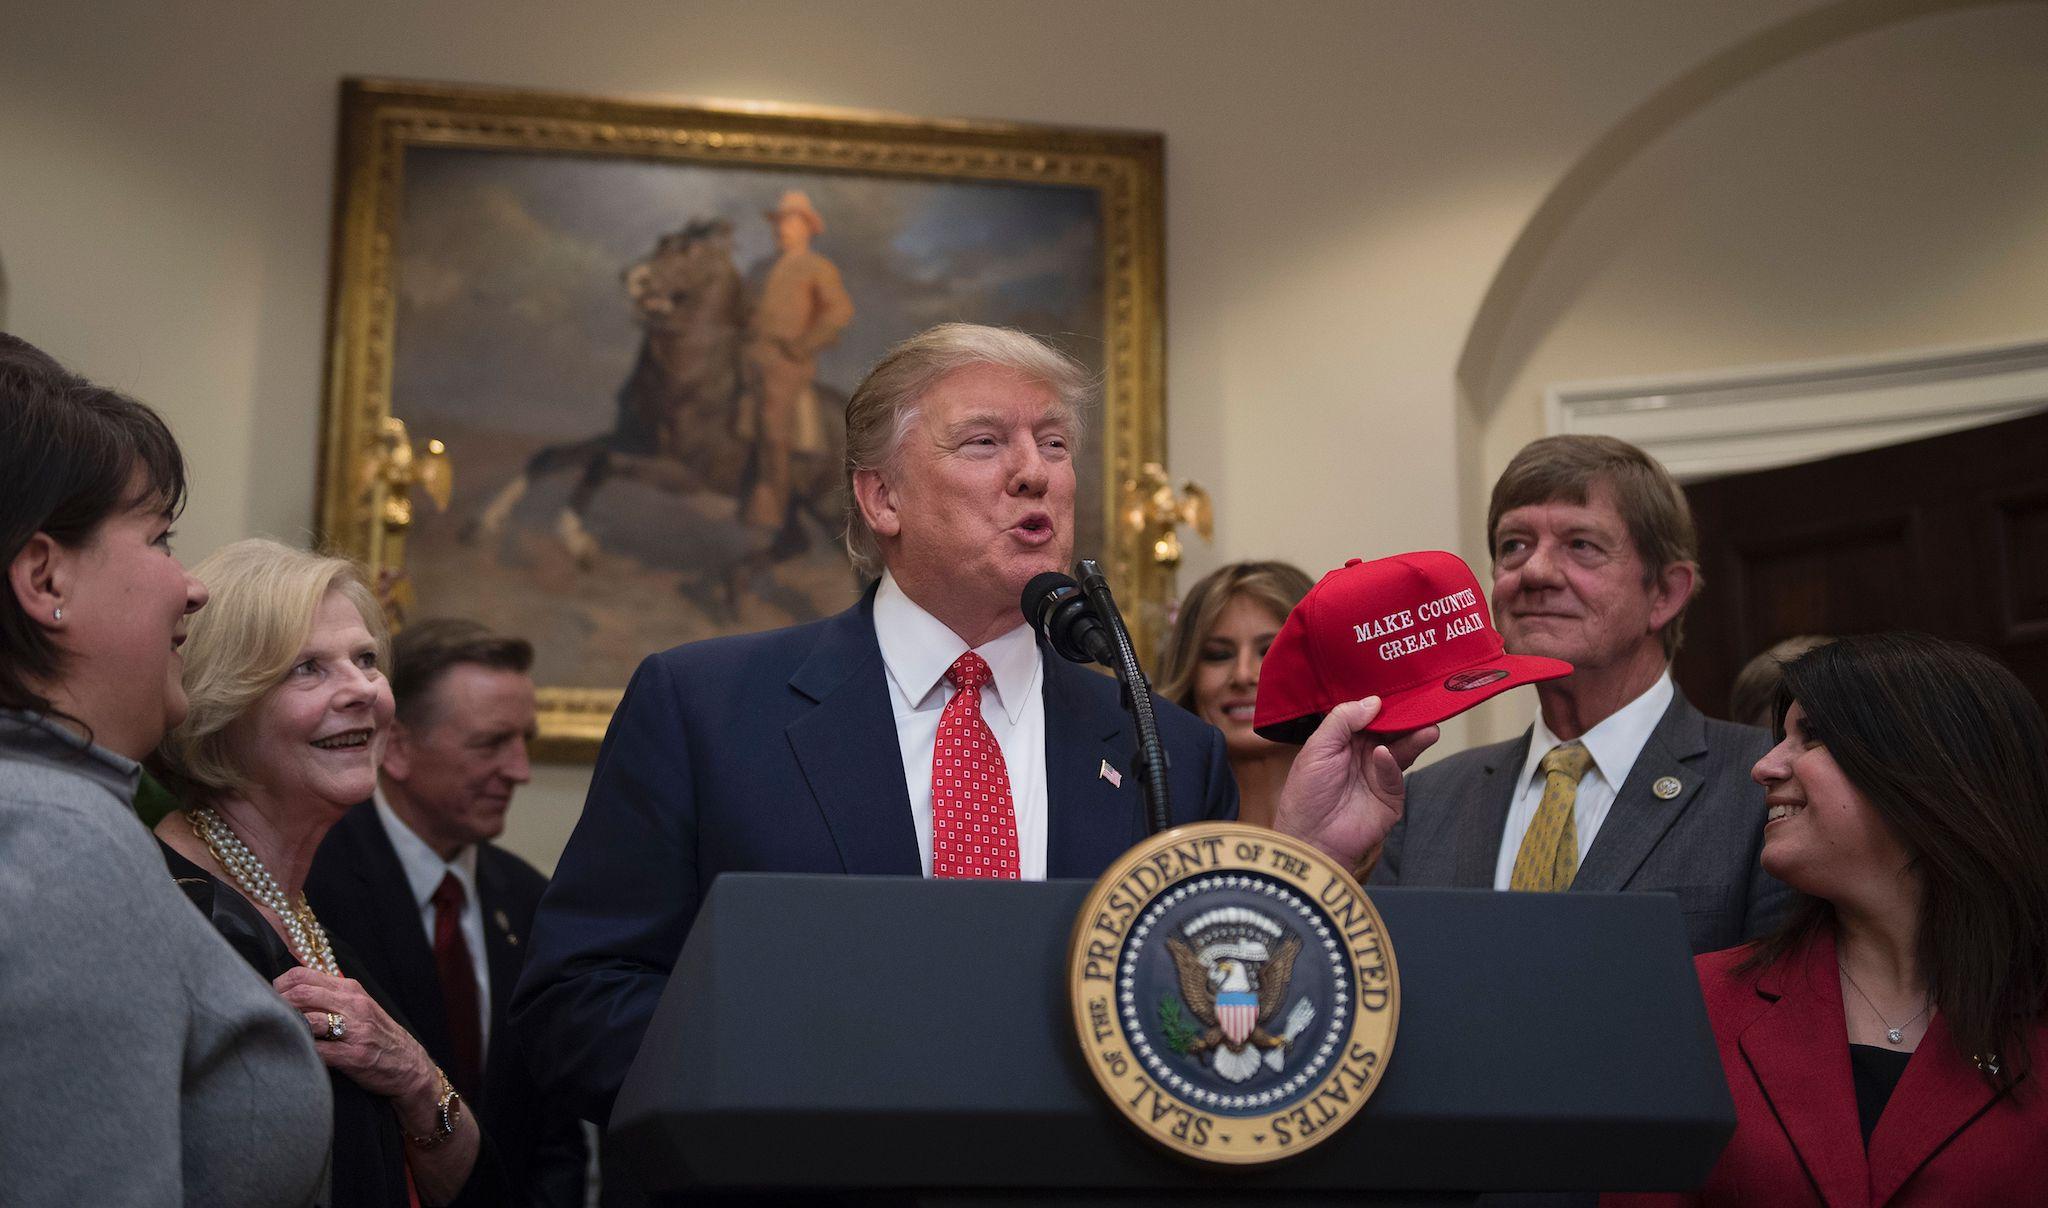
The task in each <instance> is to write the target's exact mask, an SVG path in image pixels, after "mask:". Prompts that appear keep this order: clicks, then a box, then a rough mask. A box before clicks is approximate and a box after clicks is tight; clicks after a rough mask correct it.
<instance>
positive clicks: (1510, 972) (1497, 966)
mask: <svg viewBox="0 0 2048 1208" xmlns="http://www.w3.org/2000/svg"><path fill="white" fill-rule="evenodd" d="M1089 887H1090V886H1089V883H1088V882H1085V881H1051V882H1043V883H1016V882H987V881H927V880H922V879H918V878H895V877H821V876H793V875H771V874H738V875H736V874H728V875H725V876H723V877H720V878H719V879H718V881H717V882H716V883H715V884H714V885H713V886H712V888H711V892H710V894H709V895H708V896H707V898H706V900H705V903H704V907H703V909H702V910H701V911H700V912H699V914H698V916H697V920H696V924H695V926H694V927H693V928H692V930H691V932H690V937H689V940H688V942H687V943H686V944H685V945H684V947H683V951H682V954H681V957H680V959H679V960H678V961H677V964H676V967H675V971H674V974H673V976H672V977H671V978H670V980H669V984H668V989H667V990H666V992H665V993H664V995H663V998H662V1001H661V1006H660V1008H659V1009H658V1011H657V1012H656V1014H655V1018H654V1021H653V1024H652V1025H651V1027H650V1028H649V1029H648V1032H647V1037H646V1040H645V1041H644V1042H643V1044H642V1046H641V1049H640V1053H639V1056H638V1057H637V1059H636V1060H635V1062H634V1065H633V1068H632V1071H631V1073H630V1074H629V1075H628V1077H627V1079H626V1083H625V1086H624V1088H623V1089H622V1090H621V1092H620V1095H619V1098H618V1100H617V1103H616V1105H615V1107H614V1109H613V1112H612V1127H611V1132H610V1138H609V1141H608V1144H609V1145H611V1146H613V1147H614V1150H613V1153H612V1154H611V1155H609V1156H608V1160H607V1166H608V1167H610V1166H612V1165H613V1159H614V1158H615V1159H616V1160H617V1162H618V1163H619V1164H621V1165H623V1167H624V1168H625V1170H626V1171H627V1172H629V1173H630V1174H631V1175H632V1176H633V1177H634V1178H635V1179H636V1181H637V1182H638V1183H639V1184H640V1186H641V1188H642V1190H643V1191H645V1192H646V1193H647V1194H648V1195H649V1196H650V1197H651V1198H652V1202H654V1203H657V1204H658V1203H664V1202H675V1203H690V1202H696V1201H697V1199H698V1198H699V1197H702V1196H705V1195H707V1194H713V1193H735V1192H750V1193H762V1194H763V1195H764V1196H768V1195H769V1193H772V1198H763V1199H762V1201H761V1202H764V1203H765V1202H781V1201H783V1200H786V1199H789V1198H792V1197H796V1196H808V1195H820V1194H848V1195H853V1196H855V1197H856V1198H859V1197H868V1198H873V1197H875V1196H877V1195H878V1194H880V1193H888V1194H887V1195H885V1196H882V1199H883V1200H884V1201H885V1202H890V1203H914V1204H949V1205H950V1204H962V1205H964V1204H976V1203H1001V1202H1007V1203H1016V1202H1018V1200H1019V1199H1020V1198H1022V1197H1031V1196H1037V1197H1043V1198H1045V1199H1054V1198H1056V1199H1057V1200H1058V1201H1059V1202H1060V1203H1061V1204H1063V1205H1077V1204H1086V1203H1095V1202H1102V1203H1120V1204H1131V1203H1144V1202H1154V1203H1159V1204H1167V1203H1171V1204H1174V1205H1177V1206H1182V1208H1185V1206H1188V1205H1196V1204H1210V1203H1214V1204H1224V1203H1230V1204H1256V1203H1335V1202H1340V1201H1341V1202H1345V1203H1354V1204H1355V1203H1382V1204H1394V1203H1430V1204H1436V1203H1460V1202H1469V1201H1470V1199H1471V1198H1472V1197H1473V1196H1474V1195H1475V1194H1477V1193H1480V1192H1486V1191H1538V1190H1541V1191H1574V1190H1577V1191H1598V1190H1603V1189H1609V1190H1614V1189H1626V1190H1652V1191H1654V1190H1687V1189H1691V1188H1695V1187H1697V1186H1699V1184H1700V1183H1701V1182H1703V1181H1704V1180H1705V1178H1706V1176H1707V1173H1708V1171H1709V1170H1710V1169H1711V1168H1712V1166H1713V1163H1714V1160H1715V1158H1716V1157H1717V1156H1718V1155H1719V1153H1720V1151H1721V1147H1722V1146H1723V1145H1724V1144H1725V1143H1726V1141H1727V1139H1728V1136H1729V1134H1730V1133H1731V1132H1732V1131H1733V1130H1734V1126H1735V1109H1734V1105H1733V1102H1732V1101H1731V1099H1730V1098H1729V1095H1728V1089H1727V1084H1726V1082H1725V1080H1724V1079H1723V1077H1722V1073H1721V1065H1720V1060H1719V1057H1718V1056H1717V1054H1716V1052H1715V1048H1714V1042H1713V1036H1712V1033H1711V1032H1710V1031H1709V1028H1708V1025H1707V1018H1706V1011H1705V1008H1704V1006H1703V1004H1702V1002H1701V999H1700V992H1699V986H1698V983H1697V981H1696V980H1695V978H1694V975H1693V969H1692V960H1691V954H1690V952H1689V950H1688V949H1687V946H1686V939H1685V932H1684V928H1683V926H1682V925H1681V922H1680V917H1679V911H1678V905H1677V900H1676V899H1675V898H1673V897H1671V896H1669V895H1664V894H1596V893H1569V894H1507V893H1494V892H1490V891H1484V890H1451V889H1374V890H1371V891H1370V896H1371V898H1372V900H1373V903H1374V905H1375V906H1376V907H1377V908H1378V910H1379V912H1380V915H1381V917H1382V918H1383V919H1384V920H1385V923H1386V932H1387V935H1388V937H1389V938H1390V939H1391V941H1392V944H1393V948H1394V953H1395V960H1396V962H1397V964H1398V968H1399V972H1400V979H1401V1014H1400V1022H1399V1025H1398V1029H1397V1032H1396V1034H1395V1039H1394V1045H1393V1051H1392V1055H1391V1057H1390V1059H1389V1062H1388V1066H1387V1070H1386V1074H1385V1076H1384V1079H1383V1080H1382V1082H1381V1084H1380V1086H1379V1088H1378V1090H1377V1091H1376V1092H1375V1094H1374V1096H1373V1098H1372V1099H1371V1100H1370V1101H1369V1102H1368V1103H1367V1104H1366V1105H1365V1107H1364V1109H1363V1110H1362V1111H1361V1112H1360V1113H1359V1115H1358V1117H1357V1118H1356V1119H1354V1120H1352V1121H1351V1123H1350V1124H1349V1125H1348V1126H1347V1127H1345V1128H1344V1129H1343V1131H1341V1132H1340V1133H1338V1134H1337V1135H1335V1136H1333V1137H1331V1138H1329V1139H1328V1140H1325V1141H1323V1142H1322V1143H1320V1144H1318V1145H1316V1146H1314V1147H1313V1148H1311V1149H1309V1150H1308V1151H1306V1152H1304V1153H1302V1154H1300V1155H1298V1156H1295V1157H1292V1158H1288V1159H1286V1160H1283V1161H1280V1162H1276V1163H1271V1164H1268V1165H1264V1166H1259V1167H1254V1168H1249V1169H1246V1168H1228V1169H1226V1168H1218V1167H1213V1166H1209V1165H1203V1164H1198V1163H1195V1162H1192V1161H1189V1160H1186V1159H1183V1158H1180V1157H1178V1156H1176V1155H1173V1154H1171V1153H1168V1152H1166V1151H1165V1150H1163V1149H1161V1148H1158V1147H1157V1146H1155V1145H1154V1144H1153V1143H1152V1142H1150V1141H1148V1140H1146V1139H1145V1138H1144V1137H1142V1136H1140V1135H1139V1134H1138V1132H1137V1130H1136V1129H1134V1128H1133V1127H1132V1126H1131V1125H1130V1124H1129V1123H1127V1122H1126V1121H1125V1120H1124V1119H1123V1118H1122V1117H1120V1116H1119V1115H1118V1114H1117V1113H1116V1111H1115V1110H1114V1109H1113V1107H1112V1105H1111V1104H1110V1103H1108V1102H1107V1100H1106V1099H1105V1098H1104V1096H1103V1094H1102V1092H1101V1091H1100V1089H1099V1088H1098V1087H1097V1085H1096V1083H1095V1081H1094V1079H1093V1077H1092V1076H1091V1075H1090V1073H1089V1071H1088V1070H1087V1068H1086V1067H1085V1066H1084V1064H1083V1062H1082V1057H1081V1049H1080V1044H1079V1042H1078V1041H1077V1040H1076V1039H1075V1036H1074V1032H1073V1024H1072V1012H1071V1008H1070V1007H1069V1005H1068V998H1067V993H1068V971H1067V945H1068V941H1069V938H1070V936H1071V934H1072V931H1073V925H1074V917H1075V914H1076V913H1077V912H1078V911H1079V909H1080V908H1081V904H1082V902H1083V900H1084V899H1085V898H1086V896H1087V894H1088V890H1089Z"/></svg>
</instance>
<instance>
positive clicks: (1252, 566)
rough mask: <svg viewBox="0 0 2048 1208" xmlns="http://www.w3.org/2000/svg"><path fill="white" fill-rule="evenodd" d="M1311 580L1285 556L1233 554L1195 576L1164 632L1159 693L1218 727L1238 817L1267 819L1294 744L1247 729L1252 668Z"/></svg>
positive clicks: (1255, 672) (1254, 682) (1253, 697)
mask: <svg viewBox="0 0 2048 1208" xmlns="http://www.w3.org/2000/svg"><path fill="white" fill-rule="evenodd" d="M1311 586H1313V584H1312V583H1311V582H1310V580H1309V577H1308V574H1307V573H1306V572H1305V571H1303V570H1301V569H1300V568H1299V567H1295V566H1291V565H1289V564H1288V563H1285V562H1233V563H1231V564H1229V565H1228V566H1221V567H1218V568H1216V569H1215V570H1213V571H1210V572H1209V573H1208V574H1206V575H1204V576H1202V578H1201V579H1200V580H1199V581H1198V582H1197V583H1196V584H1195V585H1194V586H1193V587H1191V588H1189V589H1188V594H1187V596H1186V597H1185V598H1183V599H1182V600H1181V602H1180V611H1179V613H1178V614H1177V615H1176V616H1175V618H1174V623H1173V632H1172V633H1171V634H1170V635H1168V637H1167V639H1166V658H1165V663H1164V665H1163V666H1162V667H1161V669H1160V676H1159V695H1161V696H1163V697H1165V698H1166V699H1168V700H1170V701H1172V702H1173V703H1174V704H1176V705H1179V706H1180V707H1181V708H1183V709H1186V710H1188V711H1189V712H1191V713H1193V714H1194V715H1195V716H1197V717H1199V718H1201V719H1202V720H1203V721H1206V722H1208V723H1209V724H1210V725H1212V726H1215V727H1216V728H1217V729H1219V730H1221V731H1223V745H1224V750H1225V751H1226V752H1227V753H1228V754H1229V756H1230V771H1231V775H1232V776H1233V777H1235V778H1236V780H1237V793H1238V817H1239V818H1240V819H1241V820H1243V821H1245V822H1255V823H1257V824H1259V825H1260V826H1271V825H1272V824H1273V804H1274V801H1275V800H1276V799H1277V798H1278V797H1279V793H1280V786H1281V785H1282V784H1283V783H1285V782H1286V780H1287V772H1288V769H1290V768H1291V767H1293V766H1294V755H1295V752H1296V751H1298V750H1299V749H1300V748H1298V747H1293V746H1286V745H1283V744H1281V743H1277V742H1270V741H1268V740H1266V739H1264V738H1260V737H1259V736H1258V735H1257V734H1254V733H1253V732H1252V712H1253V707H1254V706H1255V705H1256V704H1257V703H1258V699H1259V668H1260V666H1261V665H1262V664H1264V662H1265V659H1266V648H1267V647H1269V646H1271V645H1272V644H1273V639H1274V637H1275V636H1277V635H1278V634H1279V632H1280V625H1281V623H1282V622H1283V621H1285V620H1286V619H1287V614H1288V612H1290V611H1291V610H1292V609H1293V608H1294V606H1295V605H1296V604H1299V603H1300V602H1301V598H1302V597H1303V596H1305V595H1307V594H1308V589H1309V588H1310V587H1311Z"/></svg>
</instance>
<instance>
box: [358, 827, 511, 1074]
mask: <svg viewBox="0 0 2048 1208" xmlns="http://www.w3.org/2000/svg"><path fill="white" fill-rule="evenodd" d="M371 800H372V801H375V802H376V803H377V820H378V821H380V822H382V823H383V824H384V833H385V834H386V835H389V836H390V837H391V848H392V850H393V851H396V852H397V853H398V865H399V867H400V868H403V869H405V881H406V884H407V885H409V886H411V888H412V900H413V904H414V905H415V906H417V907H418V908H419V912H420V925H421V926H422V927H423V928H424V929H425V930H426V933H427V951H429V952H432V951H433V950H434V891H435V890H436V889H439V888H441V878H442V877H445V876H447V875H448V874H449V873H451V872H452V873H454V874H455V879H456V880H457V881H459V882H461V883H462V942H463V943H464V944H465V945H467V946H468V948H469V967H470V969H471V971H472V972H474V973H475V974H476V1009H477V1011H478V1012H479V1013H480V1016H481V1017H480V1018H479V1019H478V1020H477V1021H476V1022H477V1036H478V1037H479V1038H480V1039H481V1040H482V1041H483V1046H484V1047H483V1053H488V1052H490V1046H491V969H490V964H489V961H488V960H487V958H486V956H485V953H484V908H483V904H482V903H481V902H479V901H477V897H476V846H475V845H474V844H472V845H470V846H468V847H465V848H463V849H462V850H461V851H459V852H456V853H455V859H453V860H452V861H451V860H443V859H442V858H441V853H439V852H437V851H435V850H434V849H433V848H431V847H428V846H427V841H426V840H425V839H422V838H420V837H419V836H418V835H415V834H413V833H412V828H411V827H409V826H407V825H406V824H405V820H404V819H402V818H400V817H399V816H398V814H397V812H396V811H394V810H393V809H392V808H391V803H390V802H388V801H386V800H384V790H383V789H381V788H379V789H378V790H377V791H376V792H375V793H374V794H372V796H371ZM483 1053H479V1054H478V1056H479V1057H481V1056H483Z"/></svg>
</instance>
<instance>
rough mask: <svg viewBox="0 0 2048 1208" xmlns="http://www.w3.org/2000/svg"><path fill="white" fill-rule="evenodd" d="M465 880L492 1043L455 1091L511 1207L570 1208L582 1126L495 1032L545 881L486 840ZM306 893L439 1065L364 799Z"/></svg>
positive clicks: (416, 924) (412, 923) (406, 931)
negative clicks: (541, 1089)
mask: <svg viewBox="0 0 2048 1208" xmlns="http://www.w3.org/2000/svg"><path fill="white" fill-rule="evenodd" d="M476 885H477V899H478V904H479V905H480V906H481V907H482V909H483V916H484V959H485V963H486V965H487V966H488V968H489V969H490V975H491V1039H490V1045H489V1048H488V1050H487V1051H486V1053H485V1055H484V1071H483V1075H484V1085H483V1086H482V1088H480V1090H479V1088H474V1087H463V1088H462V1093H463V1095H464V1096H465V1097H472V1096H473V1098H471V1107H472V1110H474V1111H475V1112H476V1115H477V1120H478V1121H479V1122H480V1123H481V1124H482V1125H483V1128H484V1130H485V1131H486V1132H488V1133H489V1134H490V1136H491V1139H492V1140H493V1141H494V1142H496V1144H497V1147H498V1152H499V1155H500V1158H501V1160H502V1162H503V1164H504V1167H505V1173H506V1175H507V1177H508V1178H509V1179H510V1180H511V1182H512V1184H513V1186H514V1187H515V1188H518V1189H519V1190H520V1192H521V1193H522V1194H523V1195H524V1196H525V1197H526V1198H524V1199H522V1200H521V1201H520V1203H522V1204H533V1205H536V1206H541V1205H545V1206H548V1208H556V1206H559V1208H581V1205H582V1203H583V1198H584V1197H583V1185H584V1176H585V1169H586V1164H587V1160H588V1152H587V1150H586V1148H585V1146H584V1141H583V1126H582V1125H581V1124H580V1123H579V1122H578V1121H577V1119H576V1117H575V1116H574V1115H573V1114H572V1113H570V1112H569V1111H568V1110H566V1109H565V1108H563V1107H561V1106H560V1105H559V1104H554V1103H550V1102H548V1101H547V1100H546V1099H544V1098H543V1097H542V1096H541V1095H540V1094H539V1093H538V1091H537V1089H536V1088H535V1087H534V1085H533V1078H532V1076H531V1075H530V1074H528V1073H527V1070H526V1058H525V1055H524V1054H523V1053H521V1052H519V1049H518V1045H517V1044H516V1043H515V1042H514V1041H513V1039H512V1036H511V1030H510V1029H509V1028H508V1027H507V1026H506V1023H505V1017H506V1004H507V1003H509V1002H510V1001H511V998H512V988H513V986H514V985H515V984H516V983H517V982H518V980H519V967H520V963H521V961H522V960H523V959H524V958H525V956H526V947H525V940H526V937H527V936H528V935H529V934H530V933H531V932H532V929H533V912H534V908H535V907H536V906H538V905H539V904H540V895H541V890H542V888H543V887H544V886H545V885H546V880H545V878H543V877H542V876H541V875H540V872H539V871H538V870H537V869H535V868H534V867H533V866H532V865H530V864H528V863H527V862H526V861H524V860H522V859H520V858H519V857H518V856H515V855H513V854H512V853H511V852H508V851H505V850H503V849H501V848H497V847H493V846H492V845H491V844H489V843H480V844H478V845H477V853H476ZM306 897H307V900H308V901H310V902H311V903H312V906H313V913H314V914H316V915H318V916H319V918H320V922H321V924H322V925H323V926H324V927H326V928H327V930H329V931H331V932H333V933H334V934H335V935H337V936H340V937H341V938H342V939H344V940H346V941H347V942H348V943H349V945H350V946H351V947H353V948H355V949H356V950H357V952H359V953H360V954H361V960H362V961H363V962H364V964H365V965H366V967H367V968H368V969H369V971H370V973H371V975H372V976H373V977H374V978H375V979H376V980H377V982H378V983H379V984H380V985H382V986H383V987H384V988H385V990H386V992H388V993H389V994H391V995H392V997H393V998H395V999H396V1000H397V1002H398V1004H399V1006H400V1007H401V1008H403V1010H404V1012H405V1016H406V1018H407V1020H408V1021H409V1022H410V1023H411V1025H412V1030H413V1036H414V1038H415V1039H417V1040H418V1041H419V1042H420V1044H421V1045H422V1046H423V1047H424V1048H425V1049H426V1050H427V1053H428V1055H429V1056H431V1057H433V1059H434V1060H435V1061H436V1062H438V1063H440V1064H441V1065H442V1066H443V1067H444V1068H445V1067H446V1066H448V1065H449V1064H450V1060H451V1058H452V1056H453V1053H454V1045H453V1042H452V1041H451V1040H450V1039H449V1036H448V1011H447V1008H446V1007H445V1006H444V1005H443V1003H442V1001H441V981H440V977H439V975H438V974H437V973H436V972H435V970H434V950H433V947H432V945H430V944H428V942H427V937H426V932H425V929H424V928H423V927H421V925H420V911H419V907H418V906H417V905H416V904H415V903H414V902H413V898H412V886H411V884H410V883H409V882H408V881H407V880H406V879H405V868H404V866H403V865H401V864H400V863H399V860H398V851H397V849H395V848H393V847H392V846H391V837H390V836H389V835H387V834H385V832H384V824H383V823H382V822H381V821H379V820H378V818H377V807H376V806H375V805H373V804H371V803H370V802H368V801H365V802H363V803H362V804H361V805H358V806H356V807H355V808H354V809H352V810H350V811H349V812H348V813H346V814H344V815H342V818H341V821H339V822H337V823H335V824H334V829H333V830H331V831H329V832H327V838H326V839H324V840H322V841H321V843H320V850H319V851H318V852H317V853H316V854H315V855H314V857H313V868H312V871H311V872H310V873H309V874H308V875H307V877H306Z"/></svg>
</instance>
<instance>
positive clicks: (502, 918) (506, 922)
mask: <svg viewBox="0 0 2048 1208" xmlns="http://www.w3.org/2000/svg"><path fill="white" fill-rule="evenodd" d="M491 921H492V922H493V923H496V924H497V925H498V930H500V931H510V930H512V920H511V919H510V918H508V917H507V916H506V914H505V912H504V911H502V910H493V911H492V912H491Z"/></svg>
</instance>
